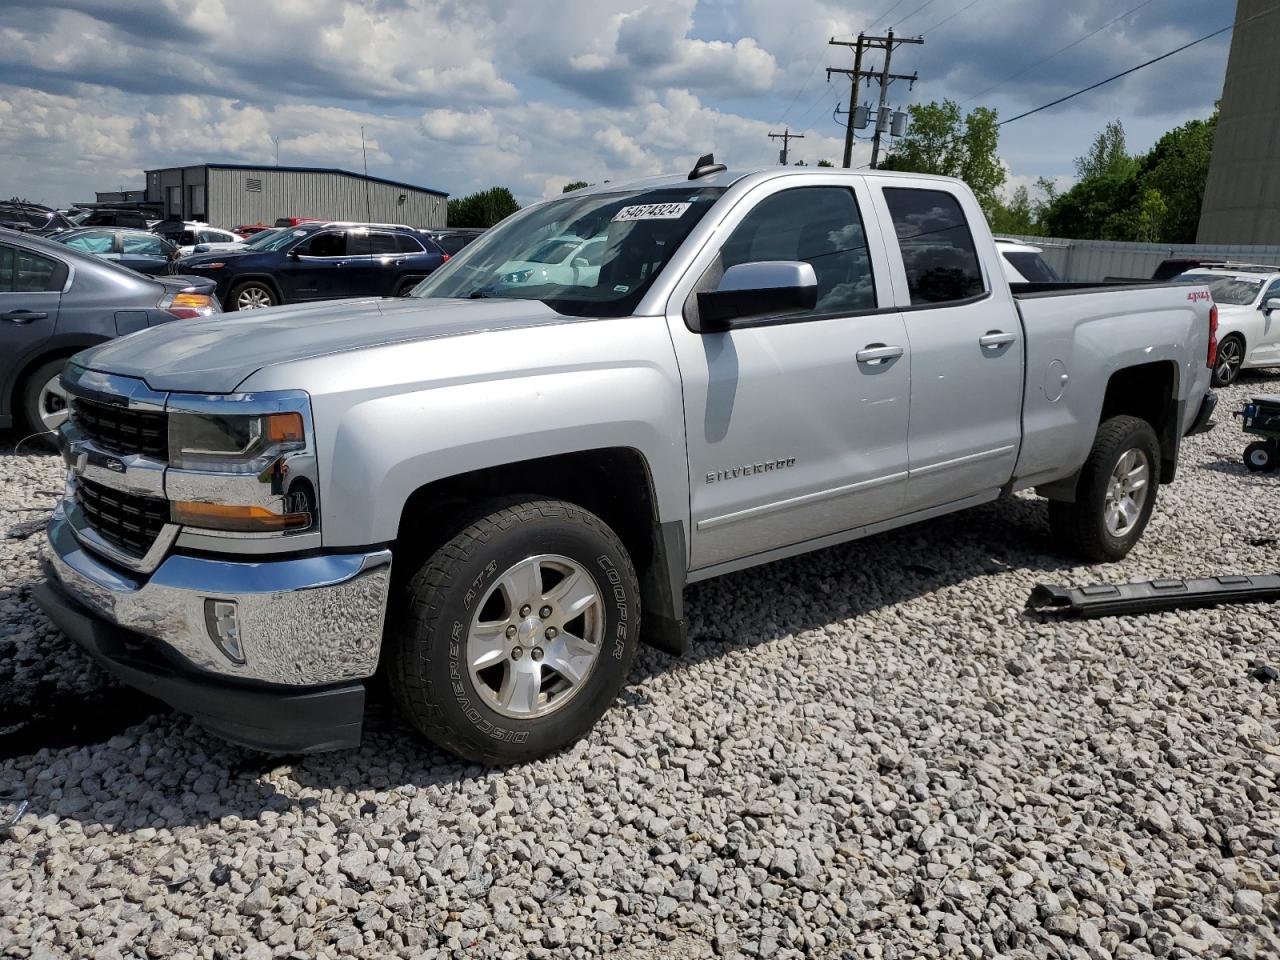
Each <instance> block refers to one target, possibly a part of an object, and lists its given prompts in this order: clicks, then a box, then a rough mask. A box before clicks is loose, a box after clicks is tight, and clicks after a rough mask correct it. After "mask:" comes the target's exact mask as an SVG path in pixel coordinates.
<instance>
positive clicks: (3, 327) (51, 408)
mask: <svg viewBox="0 0 1280 960" xmlns="http://www.w3.org/2000/svg"><path fill="white" fill-rule="evenodd" d="M218 312H220V308H219V306H218V301H217V299H216V298H215V297H214V296H213V284H212V283H210V282H209V281H208V280H203V279H198V278H192V277H144V276H142V275H141V274H139V273H135V272H134V271H132V270H128V269H125V268H124V267H121V266H119V265H117V264H114V263H111V262H110V261H108V260H104V259H102V258H101V257H98V256H95V255H93V254H91V253H86V252H84V251H82V250H77V249H75V248H74V247H72V246H69V245H67V244H65V243H55V242H53V241H52V240H49V239H47V238H44V237H35V236H32V235H30V234H25V233H19V232H17V231H13V230H5V229H0V428H3V427H9V426H12V425H15V424H16V425H17V426H18V427H19V429H20V430H21V431H23V432H24V434H35V433H47V432H48V431H50V430H53V429H55V428H56V427H57V426H58V424H59V423H61V422H62V421H63V420H64V419H66V416H67V402H66V395H65V394H64V393H63V391H62V387H61V386H60V385H59V383H58V377H59V375H60V374H61V373H62V367H63V364H64V363H65V362H66V360H67V358H68V357H69V356H71V355H72V354H73V353H77V352H79V351H80V350H83V349H84V348H85V347H91V346H93V345H94V344H97V343H101V342H102V341H104V340H110V339H112V338H113V337H119V336H124V335H125V334H126V333H134V332H136V331H138V330H142V329H144V328H146V327H154V326H157V325H158V324H161V323H167V322H168V321H170V320H175V319H179V318H184V319H190V318H193V317H207V316H210V315H212V314H215V313H218Z"/></svg>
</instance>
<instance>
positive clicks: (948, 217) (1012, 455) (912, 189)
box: [877, 178, 1023, 511]
mask: <svg viewBox="0 0 1280 960" xmlns="http://www.w3.org/2000/svg"><path fill="white" fill-rule="evenodd" d="M877 180H878V178H877ZM878 182H881V183H883V186H882V187H881V188H880V190H879V194H880V201H881V203H882V204H883V210H884V219H885V222H886V223H888V224H890V226H891V228H890V229H889V230H887V231H886V234H887V237H886V238H887V240H888V242H889V244H890V246H891V247H892V248H896V254H895V255H893V256H892V263H893V267H894V276H895V281H896V286H897V288H898V291H899V294H898V297H899V299H898V302H899V304H901V305H902V306H903V316H904V318H905V320H906V326H907V339H908V340H909V341H910V344H911V428H910V430H909V432H908V448H909V455H910V471H911V475H910V479H909V481H908V483H907V495H906V507H907V510H908V511H915V510H923V509H927V508H929V507H934V506H939V505H942V504H947V503H952V502H955V501H958V500H963V499H965V498H967V497H971V496H975V495H979V494H990V493H992V492H993V491H998V490H999V489H1000V487H1002V486H1003V485H1004V484H1005V483H1006V482H1007V481H1008V480H1009V478H1010V477H1012V476H1013V468H1014V464H1015V462H1016V460H1017V456H1018V442H1019V438H1020V436H1021V415H1022V371H1023V342H1022V327H1021V322H1020V320H1019V319H1018V315H1017V311H1016V310H1015V309H1014V306H1013V302H1012V298H1011V295H1010V293H1009V288H1008V284H1007V283H1006V282H1005V278H1004V274H1003V271H1002V268H1001V267H1000V265H999V263H998V261H997V260H995V257H996V256H998V255H996V254H995V253H994V250H992V256H991V260H992V262H991V263H983V261H982V259H981V257H980V255H979V253H978V248H977V245H976V243H975V242H974V236H973V231H972V230H971V229H970V226H969V224H970V223H971V222H972V223H976V224H983V226H982V227H980V228H979V229H985V223H984V221H983V219H982V211H981V209H980V208H979V207H978V206H977V204H976V202H974V200H973V199H972V196H971V195H970V194H969V193H968V191H966V190H961V189H956V188H952V187H950V186H949V185H948V184H945V183H928V185H927V186H924V185H922V184H921V182H920V181H913V180H908V179H905V178H904V179H902V180H886V181H878ZM997 285H998V287H997ZM904 294H905V296H904Z"/></svg>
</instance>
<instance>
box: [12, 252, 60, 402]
mask: <svg viewBox="0 0 1280 960" xmlns="http://www.w3.org/2000/svg"><path fill="white" fill-rule="evenodd" d="M66 282H67V266H66V264H64V263H63V262H62V261H61V260H56V259H54V258H53V257H48V256H45V255H43V254H39V253H33V252H31V251H29V250H26V249H24V248H22V247H18V246H11V245H10V244H7V243H0V384H6V383H7V384H12V382H13V378H14V377H16V376H17V375H18V372H19V371H20V370H22V368H23V367H24V366H25V365H26V363H27V362H28V359H29V358H32V357H34V356H35V354H36V352H37V351H38V350H40V349H41V348H42V347H43V346H44V344H45V342H46V341H47V340H48V339H49V338H50V337H51V336H53V331H54V327H55V326H56V324H57V322H58V306H59V303H60V302H61V299H62V288H63V286H64V285H65V284H66ZM7 392H8V393H10V394H11V395H12V394H13V393H14V391H7ZM50 402H51V403H55V404H56V403H58V402H60V401H58V400H57V399H56V398H53V399H51V400H50ZM48 412H55V411H48ZM0 413H5V414H8V415H12V414H13V411H12V410H0Z"/></svg>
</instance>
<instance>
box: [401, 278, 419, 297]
mask: <svg viewBox="0 0 1280 960" xmlns="http://www.w3.org/2000/svg"><path fill="white" fill-rule="evenodd" d="M421 282H422V278H421V277H419V278H418V279H417V280H412V279H410V280H405V281H404V282H403V283H401V284H400V286H399V287H398V288H397V289H396V296H397V297H407V296H408V295H409V291H410V290H412V289H413V288H414V287H416V286H417V285H418V284H420V283H421Z"/></svg>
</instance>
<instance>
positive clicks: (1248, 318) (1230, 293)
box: [1173, 263, 1280, 387]
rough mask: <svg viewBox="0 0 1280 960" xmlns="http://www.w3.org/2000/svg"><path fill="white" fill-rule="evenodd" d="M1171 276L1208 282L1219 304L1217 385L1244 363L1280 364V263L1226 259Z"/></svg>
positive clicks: (1232, 376) (1232, 377)
mask: <svg viewBox="0 0 1280 960" xmlns="http://www.w3.org/2000/svg"><path fill="white" fill-rule="evenodd" d="M1173 282H1174V283H1197V284H1200V283H1202V284H1206V285H1207V286H1208V287H1209V293H1210V294H1212V296H1213V302H1214V303H1216V304H1217V305H1218V358H1217V362H1216V363H1215V364H1214V367H1213V385H1214V386H1215V387H1225V386H1226V385H1227V384H1229V383H1231V381H1233V380H1235V378H1236V376H1237V375H1238V374H1239V373H1240V371H1241V370H1244V369H1248V368H1252V367H1280V268H1277V267H1275V266H1270V265H1267V264H1259V265H1252V264H1247V263H1240V264H1233V263H1224V264H1222V265H1221V266H1215V267H1201V268H1199V269H1196V270H1192V271H1190V272H1189V273H1182V274H1179V275H1178V276H1177V277H1175V278H1174V281H1173Z"/></svg>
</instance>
